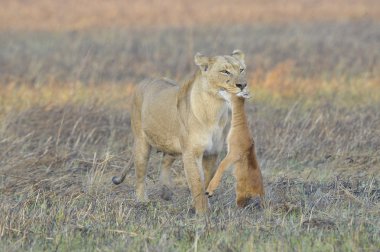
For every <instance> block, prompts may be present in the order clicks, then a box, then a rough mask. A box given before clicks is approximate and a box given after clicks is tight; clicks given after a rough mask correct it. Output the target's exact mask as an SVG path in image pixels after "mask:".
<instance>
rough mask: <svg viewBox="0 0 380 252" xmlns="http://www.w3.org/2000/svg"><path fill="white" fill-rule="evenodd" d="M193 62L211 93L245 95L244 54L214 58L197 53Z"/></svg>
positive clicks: (237, 53) (236, 51) (238, 51)
mask: <svg viewBox="0 0 380 252" xmlns="http://www.w3.org/2000/svg"><path fill="white" fill-rule="evenodd" d="M194 61H195V64H196V65H197V66H198V67H199V68H200V70H201V74H202V76H203V77H204V78H205V79H206V80H207V82H208V84H209V88H211V90H210V91H211V92H214V93H219V94H220V93H221V92H222V93H224V92H227V93H229V94H235V95H239V96H244V95H246V94H247V77H246V65H245V62H244V54H243V53H242V52H241V51H240V50H235V51H233V53H232V54H231V55H224V56H215V57H207V56H204V55H202V54H200V53H197V54H196V55H195V57H194ZM223 98H225V97H224V96H223Z"/></svg>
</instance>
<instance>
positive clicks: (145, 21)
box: [0, 0, 380, 251]
mask: <svg viewBox="0 0 380 252" xmlns="http://www.w3.org/2000/svg"><path fill="white" fill-rule="evenodd" d="M1 5H2V8H1V9H0V251H45V250H46V251H379V248H380V3H379V2H378V1H374V0H364V1H354V0H352V1H343V0H337V1H327V0H322V1H312V0H291V1H280V0H276V1H254V2H252V1H248V0H239V1H214V0H212V1H191V4H190V3H188V2H187V1H174V0H169V1H165V2H160V1H156V0H152V1H148V0H144V1H131V2H130V1H121V0H120V1H118V0H113V1H99V0H95V1H73V0H68V1H65V2H64V3H63V2H60V1H47V0H37V1H19V0H17V1H10V0H5V1H3V2H2V4H1ZM237 48H238V49H241V50H242V51H243V52H244V53H245V55H246V63H247V67H248V68H247V71H248V73H249V87H250V92H251V93H252V96H253V98H252V99H251V100H250V101H249V102H248V104H247V107H246V112H247V114H248V117H249V119H250V126H251V130H252V133H253V137H254V139H255V143H256V148H257V149H256V150H257V155H258V159H259V161H260V165H261V169H262V172H263V178H264V185H265V190H266V197H265V204H264V205H265V206H264V207H261V206H260V205H259V204H257V201H255V200H253V201H252V202H251V204H250V205H249V206H248V207H246V208H244V209H238V208H237V207H236V206H235V189H234V186H235V181H234V178H233V176H232V174H231V172H227V174H226V175H225V176H224V179H223V182H222V184H221V186H220V187H219V188H218V190H217V191H216V193H215V196H214V197H212V198H211V200H210V205H211V208H210V213H209V215H208V216H207V218H204V217H197V216H196V215H195V214H194V212H193V210H192V206H191V196H190V191H189V189H188V186H187V183H186V179H185V174H184V170H183V167H182V163H181V160H180V159H179V160H177V161H176V162H175V164H174V167H173V169H172V173H173V179H174V184H175V187H174V188H173V192H174V196H173V199H172V200H171V201H165V200H163V199H161V198H160V185H159V180H158V179H159V168H160V164H161V156H162V154H161V153H155V152H154V151H153V153H152V155H151V158H150V162H149V168H148V177H147V185H148V186H147V188H148V196H149V199H150V202H149V203H144V204H142V203H138V202H136V201H135V197H134V168H133V165H132V144H133V137H132V133H131V129H130V117H129V112H128V111H129V109H130V97H131V94H132V93H133V90H134V86H135V85H136V84H137V83H138V82H139V81H141V80H142V79H144V78H145V77H158V76H166V77H169V78H171V79H174V80H176V81H178V82H179V83H181V82H183V81H185V80H186V79H187V78H189V77H190V76H191V74H192V73H193V72H194V71H195V70H196V66H195V64H194V62H193V57H194V54H195V53H196V52H202V53H203V54H206V55H218V54H230V53H231V52H232V51H233V50H234V49H237ZM224 155H225V151H224V153H223V155H222V157H223V156H224ZM222 157H221V158H222ZM126 166H127V167H130V170H129V173H128V175H127V178H126V180H125V182H124V183H122V184H120V185H118V186H115V185H114V184H112V182H111V178H112V177H113V176H115V175H119V173H120V171H121V170H122V169H123V168H124V167H126Z"/></svg>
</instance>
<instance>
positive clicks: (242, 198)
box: [206, 95, 264, 207]
mask: <svg viewBox="0 0 380 252" xmlns="http://www.w3.org/2000/svg"><path fill="white" fill-rule="evenodd" d="M230 101H231V105H232V120H231V129H230V131H229V133H228V138H227V143H228V153H227V156H226V157H225V158H224V159H223V160H222V162H221V163H220V165H219V167H218V169H217V171H216V173H215V175H214V177H213V178H212V180H211V182H210V184H209V186H208V188H207V191H206V194H208V195H209V196H212V195H213V193H214V190H215V189H216V188H217V187H218V185H219V183H220V180H221V179H222V176H223V173H224V171H225V170H226V169H227V168H228V167H230V166H231V165H235V171H234V176H235V178H236V204H237V205H238V206H239V207H244V206H246V205H247V203H248V200H249V199H250V198H251V197H254V196H260V197H263V196H264V186H263V180H262V175H261V171H260V167H259V164H258V162H257V157H256V152H255V142H254V141H253V139H252V136H251V133H250V130H249V126H248V120H247V116H246V114H245V111H244V102H245V99H244V98H242V97H238V96H236V95H231V96H230Z"/></svg>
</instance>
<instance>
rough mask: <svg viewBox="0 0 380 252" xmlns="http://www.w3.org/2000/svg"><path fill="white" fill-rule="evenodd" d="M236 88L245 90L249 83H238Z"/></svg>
mask: <svg viewBox="0 0 380 252" xmlns="http://www.w3.org/2000/svg"><path fill="white" fill-rule="evenodd" d="M236 86H237V87H238V88H240V89H241V90H243V89H244V88H245V87H246V86H247V83H238V84H236Z"/></svg>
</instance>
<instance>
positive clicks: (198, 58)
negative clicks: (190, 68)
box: [194, 53, 210, 71]
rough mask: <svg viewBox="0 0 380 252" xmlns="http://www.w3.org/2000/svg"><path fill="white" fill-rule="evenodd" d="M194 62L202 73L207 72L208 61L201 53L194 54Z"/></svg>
mask: <svg viewBox="0 0 380 252" xmlns="http://www.w3.org/2000/svg"><path fill="white" fill-rule="evenodd" d="M194 62H195V64H196V65H197V66H199V68H200V69H201V70H202V71H207V69H208V67H209V64H210V59H209V57H207V56H204V55H203V54H201V53H197V54H195V56H194Z"/></svg>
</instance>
